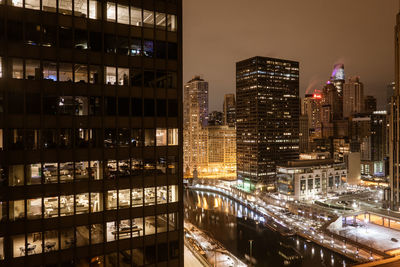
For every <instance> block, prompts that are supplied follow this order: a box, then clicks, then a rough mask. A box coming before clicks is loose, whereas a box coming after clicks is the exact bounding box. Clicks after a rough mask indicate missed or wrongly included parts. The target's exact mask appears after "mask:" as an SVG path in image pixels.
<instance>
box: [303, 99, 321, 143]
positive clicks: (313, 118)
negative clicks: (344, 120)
mask: <svg viewBox="0 0 400 267" xmlns="http://www.w3.org/2000/svg"><path fill="white" fill-rule="evenodd" d="M321 103H322V94H321V93H318V92H315V93H314V94H306V95H305V97H304V98H303V99H302V106H301V114H302V115H306V116H307V118H308V130H309V138H310V139H311V140H312V139H314V138H321V137H322V130H321Z"/></svg>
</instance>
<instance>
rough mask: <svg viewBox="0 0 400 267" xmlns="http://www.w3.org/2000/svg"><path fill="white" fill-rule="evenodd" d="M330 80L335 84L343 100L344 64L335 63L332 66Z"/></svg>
mask: <svg viewBox="0 0 400 267" xmlns="http://www.w3.org/2000/svg"><path fill="white" fill-rule="evenodd" d="M330 82H331V83H332V84H333V85H334V86H335V88H336V91H337V92H338V95H339V97H340V98H341V99H342V100H343V84H344V82H345V75H344V65H343V64H335V65H334V66H333V71H332V75H331V78H330Z"/></svg>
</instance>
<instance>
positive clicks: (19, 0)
mask: <svg viewBox="0 0 400 267" xmlns="http://www.w3.org/2000/svg"><path fill="white" fill-rule="evenodd" d="M10 2H11V5H12V6H17V7H22V0H11V1H10Z"/></svg>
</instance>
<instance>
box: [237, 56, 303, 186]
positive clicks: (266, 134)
mask: <svg viewBox="0 0 400 267" xmlns="http://www.w3.org/2000/svg"><path fill="white" fill-rule="evenodd" d="M299 115H300V102H299V63H298V62H295V61H289V60H284V59H275V58H265V57H253V58H249V59H246V60H243V61H240V62H237V63H236V127H237V130H236V138H237V151H236V152H237V175H238V186H239V187H242V188H243V189H244V190H253V189H255V187H256V185H260V186H261V187H264V185H268V186H274V185H275V182H276V179H275V170H276V164H279V163H281V162H287V161H288V160H293V159H297V158H298V156H299Z"/></svg>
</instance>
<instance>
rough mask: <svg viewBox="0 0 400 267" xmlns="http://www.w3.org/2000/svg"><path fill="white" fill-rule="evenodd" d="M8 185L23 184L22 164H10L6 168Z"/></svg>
mask: <svg viewBox="0 0 400 267" xmlns="http://www.w3.org/2000/svg"><path fill="white" fill-rule="evenodd" d="M8 182H9V185H10V186H18V185H24V165H11V166H9V168H8Z"/></svg>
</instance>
